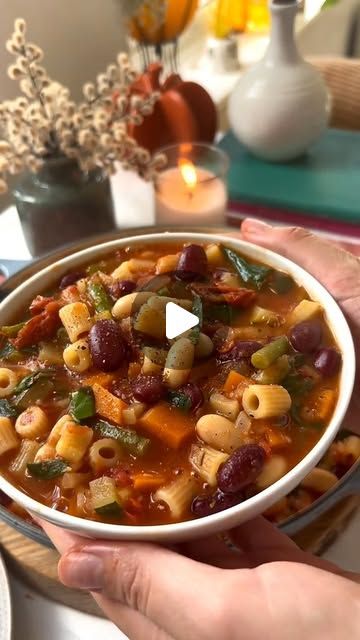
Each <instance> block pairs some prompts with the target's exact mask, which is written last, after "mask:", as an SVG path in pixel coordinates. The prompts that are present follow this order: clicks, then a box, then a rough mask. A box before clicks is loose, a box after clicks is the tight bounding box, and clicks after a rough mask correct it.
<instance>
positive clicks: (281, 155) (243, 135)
mask: <svg viewBox="0 0 360 640" xmlns="http://www.w3.org/2000/svg"><path fill="white" fill-rule="evenodd" d="M270 11H271V33H270V42H269V46H268V48H267V51H266V53H265V56H264V58H263V59H262V60H261V61H260V62H258V63H257V64H255V65H254V66H253V67H252V68H251V69H249V70H248V71H247V72H246V73H244V75H243V76H242V77H241V78H240V80H239V82H238V83H237V85H236V87H235V89H234V91H233V93H232V95H231V97H230V101H229V120H230V124H231V127H232V129H233V131H234V133H235V135H236V136H237V138H238V139H239V140H240V141H241V142H242V143H243V144H244V145H245V146H246V147H248V149H249V150H250V151H252V153H254V154H255V155H257V156H259V157H260V158H263V159H265V160H270V161H273V162H281V161H286V160H292V159H294V158H297V157H298V156H300V155H302V154H303V153H304V152H305V151H306V150H307V149H308V148H309V146H310V145H311V144H312V143H313V142H315V141H316V140H317V139H318V138H319V137H320V135H321V134H322V133H323V131H324V130H325V128H326V126H327V123H328V119H329V115H330V98H329V94H328V92H327V89H326V86H325V83H324V81H323V79H322V77H321V75H320V74H319V72H318V71H317V70H316V69H314V67H312V66H311V65H310V64H308V63H307V62H305V60H304V59H303V58H302V56H301V55H300V54H299V51H298V49H297V46H296V42H295V37H294V21H295V15H296V12H297V2H296V0H287V1H285V2H281V0H272V1H271V2H270Z"/></svg>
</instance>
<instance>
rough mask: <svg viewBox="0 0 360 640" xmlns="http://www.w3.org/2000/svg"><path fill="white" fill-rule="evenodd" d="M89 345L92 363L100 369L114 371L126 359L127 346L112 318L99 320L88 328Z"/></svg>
mask: <svg viewBox="0 0 360 640" xmlns="http://www.w3.org/2000/svg"><path fill="white" fill-rule="evenodd" d="M89 347H90V352H91V357H92V360H93V363H94V365H95V367H97V369H100V371H115V369H118V368H119V367H120V366H121V365H122V364H123V362H124V361H126V359H127V346H126V342H125V340H124V338H123V335H122V333H121V329H120V327H119V326H118V324H116V322H115V321H114V320H99V322H96V323H95V324H94V325H93V326H92V327H91V329H90V332H89Z"/></svg>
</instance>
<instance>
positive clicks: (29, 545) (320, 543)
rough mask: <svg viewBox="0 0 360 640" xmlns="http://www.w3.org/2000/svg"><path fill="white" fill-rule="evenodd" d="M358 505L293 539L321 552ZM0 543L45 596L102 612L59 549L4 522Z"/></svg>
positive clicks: (335, 511) (350, 502) (344, 506)
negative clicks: (73, 584) (66, 577)
mask: <svg viewBox="0 0 360 640" xmlns="http://www.w3.org/2000/svg"><path fill="white" fill-rule="evenodd" d="M358 508H360V497H350V498H346V499H344V500H343V501H341V502H340V503H339V504H338V505H336V506H335V507H333V508H332V509H330V510H329V511H328V512H327V513H326V514H325V515H324V516H322V517H321V518H319V519H318V520H317V521H316V522H315V523H313V524H312V525H310V526H309V527H307V528H306V529H304V530H303V531H301V532H300V533H298V534H297V535H296V536H294V540H295V541H296V542H297V544H298V545H299V546H300V547H301V548H303V549H305V550H307V551H311V552H312V553H316V554H319V555H320V554H321V553H322V552H324V551H325V549H327V548H328V547H329V546H330V545H331V544H332V542H334V540H335V539H336V538H337V536H338V535H339V534H340V533H341V532H342V531H343V530H344V528H345V527H346V526H347V524H348V523H349V521H350V520H351V518H352V516H353V515H354V514H355V512H356V510H357V509H358ZM0 545H1V549H2V551H3V552H4V556H5V558H6V560H7V562H8V564H9V566H10V567H11V568H12V570H13V571H14V573H16V574H17V575H18V576H19V577H20V578H22V579H23V580H24V581H25V582H26V583H27V584H29V586H31V587H33V588H35V589H37V590H38V591H39V592H40V593H41V594H42V595H44V596H45V597H47V598H50V599H52V600H55V601H56V602H60V603H62V604H65V605H67V606H69V607H72V608H73V609H78V610H79V611H83V612H85V613H90V614H93V615H97V616H101V615H102V613H101V611H100V609H99V608H98V606H97V605H96V603H95V602H94V600H93V599H92V597H91V596H90V595H88V594H87V593H84V592H83V591H77V590H74V589H67V588H65V587H64V586H62V585H61V584H60V582H59V581H58V577H57V563H58V560H59V554H58V553H57V551H54V550H51V549H47V548H46V547H43V546H42V545H40V544H38V543H36V542H33V541H31V540H29V539H28V538H25V537H24V536H23V535H21V534H20V533H18V532H17V531H15V530H14V529H12V528H11V527H9V526H8V525H6V524H3V523H0Z"/></svg>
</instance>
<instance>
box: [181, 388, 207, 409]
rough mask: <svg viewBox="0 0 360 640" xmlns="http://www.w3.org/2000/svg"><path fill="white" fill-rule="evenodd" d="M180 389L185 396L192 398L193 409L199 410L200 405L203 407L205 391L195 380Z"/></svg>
mask: <svg viewBox="0 0 360 640" xmlns="http://www.w3.org/2000/svg"><path fill="white" fill-rule="evenodd" d="M178 391H179V393H183V394H184V395H185V396H187V397H188V398H189V399H190V401H191V407H190V410H191V411H197V409H199V407H201V405H202V404H203V403H204V396H203V393H202V391H201V389H200V387H198V385H197V384H195V383H194V382H188V384H185V385H184V386H183V387H180V389H178Z"/></svg>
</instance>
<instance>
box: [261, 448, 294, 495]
mask: <svg viewBox="0 0 360 640" xmlns="http://www.w3.org/2000/svg"><path fill="white" fill-rule="evenodd" d="M287 471H288V463H287V461H286V459H285V458H284V457H283V456H272V458H270V460H267V462H265V464H264V467H263V470H262V472H261V473H260V475H259V477H258V479H257V481H256V484H257V486H258V487H260V489H266V487H270V485H272V484H274V482H276V481H277V480H280V478H282V477H283V476H284V475H285V473H286V472H287Z"/></svg>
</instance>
